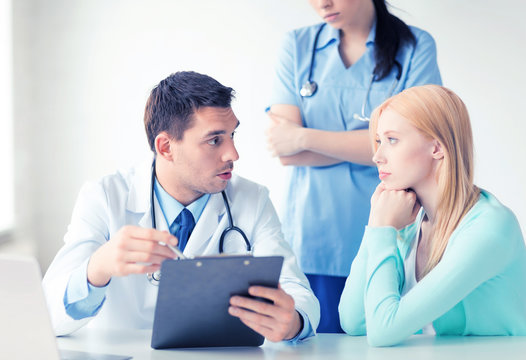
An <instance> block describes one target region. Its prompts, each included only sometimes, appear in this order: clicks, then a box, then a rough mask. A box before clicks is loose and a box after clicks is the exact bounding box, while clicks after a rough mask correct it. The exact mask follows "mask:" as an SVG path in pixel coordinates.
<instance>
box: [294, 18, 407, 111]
mask: <svg viewBox="0 0 526 360" xmlns="http://www.w3.org/2000/svg"><path fill="white" fill-rule="evenodd" d="M324 26H325V23H323V24H321V26H320V28H319V29H318V31H317V32H316V36H315V37H314V45H313V47H312V53H311V58H310V65H309V76H308V77H307V81H306V82H305V83H304V84H303V86H302V87H301V89H300V95H301V96H302V97H311V96H312V95H314V94H315V93H316V90H318V84H317V83H316V82H315V81H314V80H312V68H313V66H314V57H315V54H316V46H318V38H319V36H320V33H321V31H322V30H323V28H324ZM394 65H395V66H396V69H397V71H398V72H397V75H396V79H395V81H394V82H393V85H391V89H390V90H389V95H387V98H389V97H391V95H393V93H394V89H395V88H396V86H397V85H398V83H399V82H400V78H401V77H402V65H401V64H400V63H399V62H398V61H397V60H395V61H394ZM375 80H376V75H375V74H372V75H371V80H370V81H369V86H368V87H367V92H366V93H365V97H364V99H363V102H362V109H361V110H362V111H361V114H356V113H355V114H353V119H355V120H360V121H369V117H367V116H365V110H366V106H367V99H368V98H369V95H370V94H371V87H372V86H373V83H374V81H375Z"/></svg>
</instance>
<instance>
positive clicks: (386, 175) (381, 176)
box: [378, 171, 391, 180]
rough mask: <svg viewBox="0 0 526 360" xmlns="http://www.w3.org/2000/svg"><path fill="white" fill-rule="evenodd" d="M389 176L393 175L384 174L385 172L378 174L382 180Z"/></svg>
mask: <svg viewBox="0 0 526 360" xmlns="http://www.w3.org/2000/svg"><path fill="white" fill-rule="evenodd" d="M389 175H391V174H390V173H386V172H383V171H380V172H379V173H378V177H379V178H380V180H383V179H385V178H386V177H388V176H389Z"/></svg>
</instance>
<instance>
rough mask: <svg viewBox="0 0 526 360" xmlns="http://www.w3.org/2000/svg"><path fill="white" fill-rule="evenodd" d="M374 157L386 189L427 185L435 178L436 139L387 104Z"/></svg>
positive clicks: (380, 120)
mask: <svg viewBox="0 0 526 360" xmlns="http://www.w3.org/2000/svg"><path fill="white" fill-rule="evenodd" d="M376 143H377V146H378V147H377V149H376V152H375V154H374V156H373V161H374V162H375V163H376V165H377V166H378V173H379V177H380V180H382V181H383V183H384V184H385V186H386V188H387V189H392V190H403V189H409V188H411V189H413V190H415V191H416V192H417V193H418V189H423V188H427V184H429V183H430V182H435V180H434V179H435V177H434V174H435V166H434V164H435V161H434V158H435V156H436V155H434V154H436V151H437V147H436V144H437V142H436V141H435V140H433V139H430V138H429V137H426V136H424V135H423V134H422V133H421V132H420V131H419V130H418V129H417V128H416V127H414V126H413V125H412V124H411V123H410V121H409V120H407V119H406V118H405V117H403V116H401V115H400V114H398V113H397V112H395V111H392V110H390V109H389V108H387V109H386V110H384V111H383V112H382V114H381V115H380V118H379V119H378V128H377V130H376Z"/></svg>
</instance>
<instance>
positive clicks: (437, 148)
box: [432, 140, 444, 160]
mask: <svg viewBox="0 0 526 360" xmlns="http://www.w3.org/2000/svg"><path fill="white" fill-rule="evenodd" d="M432 156H433V159H436V160H442V159H443V158H444V149H443V147H442V144H441V143H440V142H439V141H438V140H433V153H432Z"/></svg>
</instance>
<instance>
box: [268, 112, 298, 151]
mask: <svg viewBox="0 0 526 360" xmlns="http://www.w3.org/2000/svg"><path fill="white" fill-rule="evenodd" d="M268 116H269V117H270V125H269V127H268V128H267V130H266V131H265V134H266V135H267V148H268V150H269V151H270V153H271V155H272V156H291V155H295V154H297V153H299V152H301V151H303V150H304V149H303V148H302V146H301V135H302V132H303V129H304V127H303V126H301V125H298V124H296V123H295V122H293V121H290V120H288V119H285V118H284V117H281V116H278V115H276V114H275V113H272V112H270V111H269V112H268Z"/></svg>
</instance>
